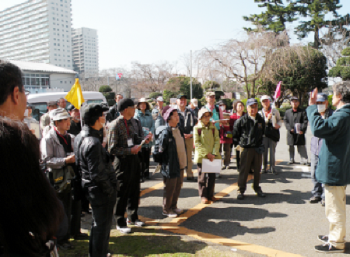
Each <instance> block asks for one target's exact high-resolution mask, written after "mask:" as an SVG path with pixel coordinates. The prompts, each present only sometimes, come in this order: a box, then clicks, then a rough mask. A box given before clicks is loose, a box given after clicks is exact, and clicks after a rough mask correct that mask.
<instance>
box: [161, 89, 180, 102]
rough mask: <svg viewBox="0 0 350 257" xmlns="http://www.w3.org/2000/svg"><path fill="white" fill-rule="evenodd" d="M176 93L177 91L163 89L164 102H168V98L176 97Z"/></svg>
mask: <svg viewBox="0 0 350 257" xmlns="http://www.w3.org/2000/svg"><path fill="white" fill-rule="evenodd" d="M177 95H178V92H172V91H170V90H164V92H163V98H164V102H165V103H166V104H169V103H170V98H176V97H177Z"/></svg>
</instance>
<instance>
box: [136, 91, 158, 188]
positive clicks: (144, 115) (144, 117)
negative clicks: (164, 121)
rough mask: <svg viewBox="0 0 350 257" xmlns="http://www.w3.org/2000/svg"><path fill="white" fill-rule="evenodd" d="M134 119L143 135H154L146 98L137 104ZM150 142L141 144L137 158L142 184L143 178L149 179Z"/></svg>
mask: <svg viewBox="0 0 350 257" xmlns="http://www.w3.org/2000/svg"><path fill="white" fill-rule="evenodd" d="M136 108H137V109H136V111H135V116H134V119H136V120H139V121H140V122H141V126H142V130H143V134H144V135H145V136H147V135H153V134H154V124H155V123H154V120H153V117H152V113H151V111H150V110H151V106H150V104H149V103H148V102H147V101H146V98H141V99H140V101H139V102H138V104H137V107H136ZM151 148H152V141H151V142H150V143H148V144H143V145H142V149H141V151H140V152H139V158H140V161H141V179H140V181H141V182H144V181H145V180H144V179H145V178H146V179H149V159H150V156H151Z"/></svg>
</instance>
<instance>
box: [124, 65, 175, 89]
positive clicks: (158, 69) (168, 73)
mask: <svg viewBox="0 0 350 257" xmlns="http://www.w3.org/2000/svg"><path fill="white" fill-rule="evenodd" d="M174 71H175V67H174V64H171V63H169V62H163V63H160V64H141V63H139V62H133V63H132V69H131V77H132V78H133V79H134V83H135V88H136V89H137V90H138V91H139V92H140V93H142V94H143V95H145V94H149V93H152V92H161V91H163V90H164V89H165V85H166V83H167V81H168V79H169V78H171V77H173V74H174Z"/></svg>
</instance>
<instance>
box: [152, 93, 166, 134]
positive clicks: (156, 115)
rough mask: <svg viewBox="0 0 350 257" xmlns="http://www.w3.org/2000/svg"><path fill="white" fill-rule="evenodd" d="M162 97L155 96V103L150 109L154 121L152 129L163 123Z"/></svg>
mask: <svg viewBox="0 0 350 257" xmlns="http://www.w3.org/2000/svg"><path fill="white" fill-rule="evenodd" d="M163 103H164V99H163V97H162V96H158V97H157V105H156V106H155V107H154V108H153V110H152V117H153V120H154V122H155V124H154V130H156V129H157V128H158V127H160V126H164V125H165V120H164V119H163V117H162V112H163Z"/></svg>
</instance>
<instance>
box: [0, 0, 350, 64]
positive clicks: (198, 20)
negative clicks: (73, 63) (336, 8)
mask: <svg viewBox="0 0 350 257" xmlns="http://www.w3.org/2000/svg"><path fill="white" fill-rule="evenodd" d="M22 2H26V1H23V0H0V10H4V9H6V8H8V7H11V6H13V5H15V4H19V3H22ZM340 2H341V4H342V5H343V8H342V9H341V11H340V13H341V14H345V13H346V11H348V12H350V1H349V0H341V1H340ZM261 11H262V9H260V8H258V7H257V4H256V3H254V0H173V1H170V0H147V1H145V0H117V1H116V0H73V1H72V18H73V28H80V27H87V28H93V29H97V31H98V36H99V62H100V69H106V68H114V67H123V66H124V67H128V66H129V65H130V63H131V62H132V61H138V62H141V63H158V62H161V61H170V62H175V61H177V62H178V65H181V63H180V60H179V59H180V57H181V56H182V55H183V54H184V53H189V51H190V50H193V51H195V50H200V49H202V48H203V47H209V46H214V45H215V44H217V43H219V42H223V41H226V40H228V39H230V38H237V37H238V36H239V34H240V33H241V32H242V28H243V27H248V26H249V25H250V24H249V23H247V22H245V21H244V20H243V19H242V16H245V15H246V16H249V14H254V13H260V12H261ZM288 28H289V30H291V31H292V30H293V26H291V25H289V27H288ZM296 41H297V39H296V37H295V36H293V40H292V42H296Z"/></svg>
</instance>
